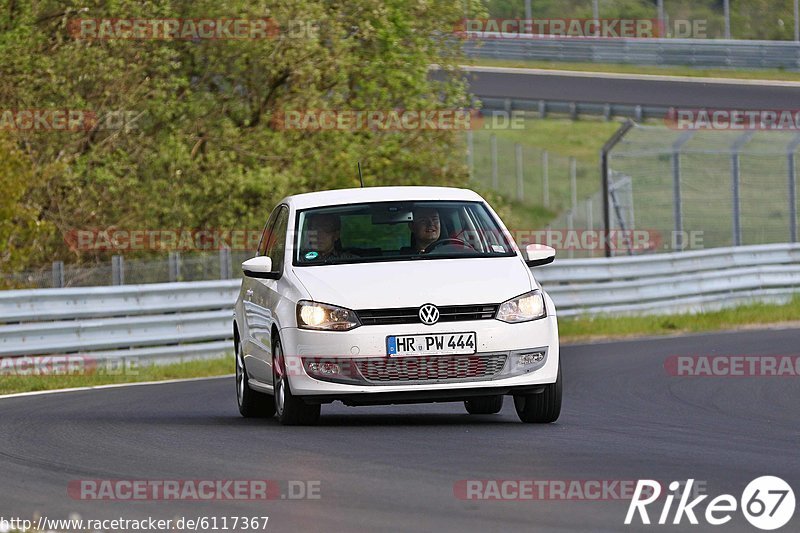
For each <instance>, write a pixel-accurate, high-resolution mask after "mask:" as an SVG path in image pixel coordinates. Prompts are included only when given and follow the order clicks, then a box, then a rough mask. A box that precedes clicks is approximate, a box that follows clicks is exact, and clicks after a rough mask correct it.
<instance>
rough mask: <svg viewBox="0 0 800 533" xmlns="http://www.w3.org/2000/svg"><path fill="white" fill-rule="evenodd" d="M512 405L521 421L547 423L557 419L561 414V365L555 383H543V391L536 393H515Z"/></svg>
mask: <svg viewBox="0 0 800 533" xmlns="http://www.w3.org/2000/svg"><path fill="white" fill-rule="evenodd" d="M514 407H515V408H516V409H517V415H518V416H519V419H520V420H522V421H523V422H527V423H537V424H548V423H550V422H555V421H556V420H558V416H559V415H560V414H561V366H560V365H559V367H558V378H557V379H556V382H555V383H551V384H549V385H545V387H544V391H543V392H540V393H538V394H519V395H515V396H514Z"/></svg>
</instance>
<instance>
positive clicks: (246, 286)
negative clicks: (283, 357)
mask: <svg viewBox="0 0 800 533" xmlns="http://www.w3.org/2000/svg"><path fill="white" fill-rule="evenodd" d="M280 212H281V206H278V207H276V208H275V209H273V210H272V213H271V214H270V216H269V219H268V220H267V223H266V224H265V225H264V231H263V232H262V234H261V240H260V241H259V243H258V250H257V251H256V257H258V256H264V255H266V251H267V246H268V245H269V242H270V235H272V230H273V228H274V227H275V221H276V220H277V218H278V214H279V213H280ZM257 284H258V280H257V279H255V278H250V277H247V276H244V278H243V279H242V289H241V298H242V311H243V314H244V317H243V318H244V328H243V331H242V333H243V334H244V336H243V340H244V341H245V342H244V346H243V348H244V356H245V365H246V366H247V371H248V374H250V377H256V376H263V375H264V374H265V373H266V370H265V369H264V368H263V367H264V354H263V353H261V352H263V350H262V349H260V343H259V342H257V341H256V339H257V338H259V337H263V333H262V332H261V331H262V330H263V329H264V319H265V317H264V313H263V312H261V311H260V310H259V309H258V307H257V306H256V305H255V304H254V303H253V295H254V294H255V288H256V285H257ZM259 381H260V380H259ZM270 384H271V381H270Z"/></svg>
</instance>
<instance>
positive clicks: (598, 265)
mask: <svg viewBox="0 0 800 533" xmlns="http://www.w3.org/2000/svg"><path fill="white" fill-rule="evenodd" d="M536 278H537V279H538V280H539V282H540V283H541V284H542V285H543V286H544V287H545V289H546V290H547V292H548V293H549V294H550V296H551V297H552V298H553V301H554V302H555V304H556V307H557V308H558V314H559V316H563V317H567V316H577V315H595V314H613V315H624V314H633V313H642V314H664V313H686V312H697V311H702V310H713V309H721V308H724V307H731V306H734V305H739V304H742V303H747V302H754V301H761V302H772V303H782V302H787V301H788V300H790V299H791V298H792V296H793V295H794V294H800V244H767V245H757V246H740V247H733V248H717V249H711V250H700V251H691V252H677V253H671V254H654V255H646V256H635V257H616V258H608V259H607V258H601V259H575V260H567V261H557V262H556V263H554V264H553V266H552V267H545V268H542V269H541V270H537V275H536Z"/></svg>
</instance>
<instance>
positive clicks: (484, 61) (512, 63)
mask: <svg viewBox="0 0 800 533" xmlns="http://www.w3.org/2000/svg"><path fill="white" fill-rule="evenodd" d="M467 64H469V65H476V66H477V65H480V66H487V67H514V68H540V69H551V70H566V71H587V72H617V73H622V74H655V75H661V76H689V77H703V78H731V79H742V80H780V81H800V72H789V71H786V70H780V69H759V70H733V69H731V70H728V69H709V68H695V67H690V66H685V67H684V66H665V67H660V66H655V65H652V66H651V65H625V64H618V63H563V62H556V61H525V60H507V59H490V58H473V60H472V61H471V62H469V63H467Z"/></svg>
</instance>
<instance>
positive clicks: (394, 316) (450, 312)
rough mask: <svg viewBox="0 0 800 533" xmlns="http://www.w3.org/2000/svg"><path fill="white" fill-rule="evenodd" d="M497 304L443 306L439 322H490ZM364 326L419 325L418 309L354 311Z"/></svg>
mask: <svg viewBox="0 0 800 533" xmlns="http://www.w3.org/2000/svg"><path fill="white" fill-rule="evenodd" d="M497 307H498V306H497V304H486V305H443V306H441V307H437V308H438V309H439V322H461V321H464V320H490V319H492V318H494V315H495V313H497ZM356 313H357V314H358V318H359V319H360V320H361V323H362V324H363V325H365V326H378V325H387V324H421V323H422V321H421V320H420V319H419V307H397V308H394V309H362V310H360V311H356Z"/></svg>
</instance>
